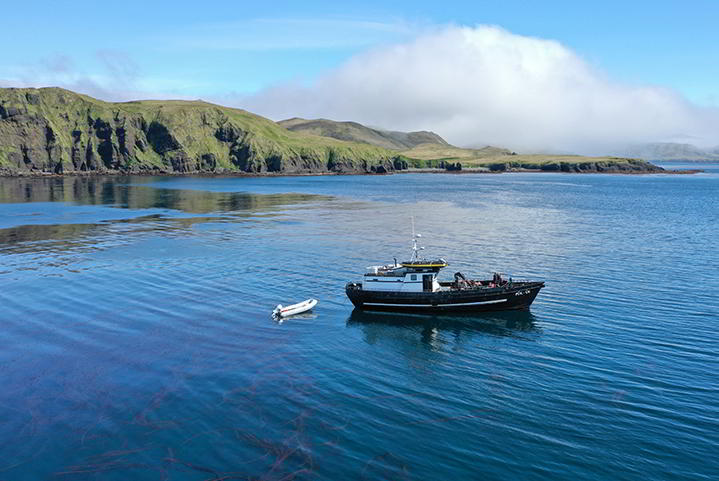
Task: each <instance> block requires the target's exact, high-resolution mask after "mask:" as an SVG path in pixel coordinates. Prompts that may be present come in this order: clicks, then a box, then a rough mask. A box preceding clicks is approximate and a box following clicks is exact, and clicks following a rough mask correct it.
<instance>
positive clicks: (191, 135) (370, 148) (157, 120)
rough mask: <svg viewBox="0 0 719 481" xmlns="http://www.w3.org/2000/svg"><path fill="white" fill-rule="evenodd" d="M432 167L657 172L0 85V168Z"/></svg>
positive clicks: (189, 106)
mask: <svg viewBox="0 0 719 481" xmlns="http://www.w3.org/2000/svg"><path fill="white" fill-rule="evenodd" d="M400 171H404V172H406V171H422V172H426V171H431V172H445V171H446V172H460V171H465V172H466V171H472V172H506V171H536V172H574V173H635V174H636V173H663V172H667V171H665V170H664V169H663V168H661V167H659V166H656V165H654V164H652V163H650V162H647V161H644V160H640V159H633V158H624V157H584V156H575V155H545V154H516V153H515V152H512V151H510V150H507V149H503V148H498V147H489V146H488V147H484V148H482V149H461V148H458V147H454V146H452V145H450V144H449V143H447V142H446V141H445V140H444V139H442V137H440V136H439V135H437V134H435V133H433V132H396V131H384V130H379V129H372V128H369V127H366V126H364V125H361V124H358V123H356V122H335V121H331V120H325V119H319V120H305V119H298V118H294V119H288V120H285V121H281V122H273V121H271V120H269V119H266V118H264V117H261V116H258V115H255V114H253V113H250V112H247V111H245V110H241V109H235V108H229V107H222V106H219V105H214V104H210V103H207V102H203V101H180V100H166V101H155V100H146V101H133V102H121V103H112V102H104V101H101V100H97V99H94V98H92V97H88V96H86V95H82V94H78V93H75V92H71V91H68V90H64V89H61V88H54V87H53V88H41V89H33V88H2V89H0V175H4V176H20V175H68V174H78V175H81V174H219V175H233V174H237V175H278V174H279V175H299V174H362V173H391V172H400Z"/></svg>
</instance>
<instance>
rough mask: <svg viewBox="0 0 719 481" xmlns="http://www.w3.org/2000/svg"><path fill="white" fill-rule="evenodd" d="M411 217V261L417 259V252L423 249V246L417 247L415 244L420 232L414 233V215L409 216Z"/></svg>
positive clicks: (420, 235)
mask: <svg viewBox="0 0 719 481" xmlns="http://www.w3.org/2000/svg"><path fill="white" fill-rule="evenodd" d="M411 219H412V261H413V262H414V261H416V260H418V259H419V255H418V252H419V251H422V250H424V247H419V246H418V245H417V239H420V238H421V237H422V234H416V233H415V232H414V216H412V217H411Z"/></svg>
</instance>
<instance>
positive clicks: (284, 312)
mask: <svg viewBox="0 0 719 481" xmlns="http://www.w3.org/2000/svg"><path fill="white" fill-rule="evenodd" d="M317 302H318V301H317V299H307V300H306V301H302V302H298V303H297V304H292V305H291V306H282V304H277V307H275V309H274V310H273V311H272V317H274V318H276V319H282V318H285V317H289V316H294V315H295V314H302V313H303V312H307V311H311V310H312V308H313V307H315V306H316V305H317Z"/></svg>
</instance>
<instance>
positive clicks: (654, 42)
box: [0, 0, 719, 148]
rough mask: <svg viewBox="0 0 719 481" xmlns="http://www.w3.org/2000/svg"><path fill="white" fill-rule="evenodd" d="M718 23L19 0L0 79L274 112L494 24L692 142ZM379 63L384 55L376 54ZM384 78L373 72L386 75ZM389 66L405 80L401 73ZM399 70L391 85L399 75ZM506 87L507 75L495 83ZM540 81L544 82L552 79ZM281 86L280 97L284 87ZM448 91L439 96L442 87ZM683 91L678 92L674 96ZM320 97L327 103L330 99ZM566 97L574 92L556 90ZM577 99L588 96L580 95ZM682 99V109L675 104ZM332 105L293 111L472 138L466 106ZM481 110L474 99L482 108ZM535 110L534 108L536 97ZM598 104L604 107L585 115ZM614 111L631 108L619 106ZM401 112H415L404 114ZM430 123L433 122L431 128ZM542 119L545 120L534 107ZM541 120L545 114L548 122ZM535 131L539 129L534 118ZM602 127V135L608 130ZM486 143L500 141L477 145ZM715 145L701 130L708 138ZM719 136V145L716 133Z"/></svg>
mask: <svg viewBox="0 0 719 481" xmlns="http://www.w3.org/2000/svg"><path fill="white" fill-rule="evenodd" d="M717 19H719V2H716V1H686V2H668V1H635V2H626V1H624V2H619V1H604V2H593V3H587V2H576V1H556V2H531V1H517V0H513V1H504V2H482V1H467V2H462V1H459V2H451V1H443V2H437V1H436V0H435V1H421V0H415V1H405V0H398V1H395V2H391V3H390V2H377V1H364V2H336V1H333V2H328V1H306V2H284V1H272V2H256V1H253V2H236V1H235V2H233V1H215V2H204V3H201V2H167V1H159V2H156V1H142V2H140V1H135V0H128V1H124V2H117V3H98V2H90V1H86V0H79V1H74V2H71V3H68V4H67V5H64V6H61V7H58V6H57V2H49V1H33V0H28V1H24V2H11V3H9V4H8V5H6V6H5V8H4V9H3V20H2V28H1V29H0V32H1V33H0V39H1V40H2V41H1V42H0V86H44V85H60V86H64V87H67V88H71V89H74V90H79V91H83V92H85V93H88V94H90V95H94V96H97V97H100V98H104V99H106V100H127V99H130V98H138V97H144V98H147V97H156V98H172V97H178V98H180V97H181V98H203V99H208V100H212V101H216V102H219V103H224V104H229V105H236V106H242V107H248V108H249V107H252V108H253V109H254V110H255V111H258V112H259V113H261V114H263V115H267V116H270V117H272V118H274V117H282V116H284V115H287V114H288V113H289V112H286V111H284V110H278V109H277V104H278V102H279V101H280V99H281V100H282V101H284V102H290V103H293V102H295V99H296V98H299V100H300V101H301V100H303V99H304V98H306V97H308V96H307V95H306V92H304V91H302V92H300V91H299V90H298V87H297V86H298V85H305V86H310V88H311V89H313V90H312V92H311V93H312V95H310V96H309V97H310V98H318V99H319V98H320V97H321V92H320V90H322V89H326V88H327V85H329V84H328V82H330V80H329V79H336V78H339V77H342V76H343V75H344V76H346V72H347V69H348V67H346V65H347V64H348V63H349V64H352V63H358V62H359V63H362V62H364V64H365V65H366V68H368V69H377V65H376V64H375V63H372V62H371V61H370V60H369V59H368V57H372V55H373V52H380V53H381V52H390V51H392V49H393V48H394V47H393V46H396V45H409V46H410V47H409V50H411V51H412V52H415V53H414V54H412V55H415V56H417V55H420V56H421V55H422V53H421V50H419V48H420V47H419V46H418V45H425V47H426V45H427V43H426V42H425V43H422V39H434V40H433V41H436V42H439V43H440V44H441V42H445V43H444V44H443V45H444V46H443V48H444V50H443V53H436V55H439V57H438V58H439V59H440V60H442V56H443V55H450V56H451V55H453V52H452V45H450V44H448V43H447V42H451V41H453V40H451V39H452V38H456V37H452V35H451V32H452V31H453V30H452V29H457V28H460V27H470V28H475V27H477V26H497V27H499V28H500V29H501V30H502V31H503V32H505V33H506V35H504V36H502V41H503V42H508V43H510V44H514V43H516V42H520V43H521V41H522V39H537V40H538V42H537V43H536V45H534V46H532V45H525V46H524V47H521V48H520V47H517V48H519V50H517V51H516V52H514V53H512V54H511V55H521V56H524V57H527V56H529V57H531V55H533V54H532V52H534V51H535V50H536V49H537V48H539V49H540V50H541V49H547V48H549V49H550V50H551V45H548V44H546V43H542V42H544V41H547V40H552V41H556V42H557V43H558V44H559V45H561V47H562V48H563V49H564V50H562V52H559V53H558V55H559V57H567V56H570V57H572V58H571V59H570V62H569V63H570V64H571V65H569V66H568V65H567V64H566V62H563V61H562V60H557V59H555V60H553V61H552V62H554V63H552V62H550V63H549V64H547V65H555V64H556V65H558V66H559V67H560V68H566V72H565V73H564V74H562V75H561V78H562V80H561V81H562V82H565V80H566V77H567V76H577V75H579V76H580V77H581V76H587V75H588V74H586V72H585V70H587V69H591V70H592V73H591V75H590V76H591V77H592V79H591V81H583V85H584V87H582V88H584V89H585V90H584V94H582V95H583V96H584V97H582V98H585V102H584V103H587V102H589V101H588V100H586V99H587V97H588V96H589V95H590V93H589V92H588V91H587V88H589V87H588V85H590V84H591V85H594V84H596V83H601V84H602V85H603V88H604V87H606V88H605V90H607V92H609V91H610V90H617V89H619V90H621V89H623V92H624V93H622V95H619V96H612V95H610V94H607V95H608V96H609V97H608V98H609V99H610V100H609V101H608V102H605V104H612V102H614V103H623V104H628V103H632V96H633V95H636V96H639V97H642V98H643V99H644V104H645V105H647V106H651V105H654V104H657V101H656V99H653V97H652V96H656V95H660V94H661V95H663V96H664V99H663V100H662V102H664V103H663V105H665V106H666V105H669V104H672V105H673V106H672V107H666V108H663V109H660V110H658V111H657V112H655V113H653V114H652V115H650V116H648V117H647V119H646V120H653V119H657V118H658V117H667V116H672V117H677V118H681V119H684V120H682V122H683V123H681V124H677V125H674V124H672V125H665V126H664V127H662V129H660V130H659V131H656V132H653V133H652V132H645V133H643V134H646V135H643V138H644V137H646V138H647V139H657V140H662V139H663V140H670V139H672V140H676V139H682V138H687V139H692V138H699V137H701V136H702V135H703V134H699V133H697V132H696V131H695V130H693V127H692V125H696V124H699V123H701V122H700V121H699V120H700V119H701V120H702V121H705V120H706V118H711V119H714V117H715V116H719V114H717V115H715V114H716V112H714V110H715V109H717V108H719V82H717V79H718V78H719V28H717V24H716V22H717ZM437 32H440V33H439V34H437ZM442 32H444V33H446V34H443V33H442ZM486 33H487V32H486V31H485V32H484V34H482V33H478V32H471V35H470V36H472V35H474V37H473V40H468V42H469V43H473V45H474V44H476V45H475V46H476V49H475V51H473V52H474V53H473V52H471V51H465V52H464V53H463V54H462V55H464V56H465V57H464V58H470V60H469V61H470V62H471V61H472V60H471V57H472V55H474V54H475V53H476V54H477V55H480V56H481V55H484V53H486V52H485V50H486V49H487V48H490V47H487V45H485V44H484V43H482V42H485V41H487V36H486V35H485V34H486ZM435 34H437V35H436V36H435V37H433V35H435ZM475 34H476V35H475ZM465 37H466V36H465ZM480 37H481V38H480ZM478 42H479V43H478ZM479 44H481V45H479ZM490 44H491V45H495V46H496V44H493V43H492V42H490ZM412 45H414V47H411V46H412ZM477 45H478V46H477ZM491 48H493V47H491ZM430 49H431V48H430ZM477 49H479V50H477ZM481 49H485V50H482V51H480V50H481ZM533 49H534V50H533ZM517 52H519V53H517ZM395 53H396V52H395ZM555 53H556V52H555ZM458 55H459V54H458ZM540 56H541V55H540ZM380 57H381V55H380ZM487 58H491V59H495V60H496V59H497V58H498V57H497V56H496V55H494V56H491V55H490V56H489V57H487ZM487 58H485V59H484V61H485V68H488V69H489V70H490V71H492V70H493V69H492V66H491V65H489V66H488V67H487V64H486V62H487V61H489V60H487ZM357 59H359V60H357ZM375 60H377V59H375ZM457 60H458V61H459V57H458V59H457ZM379 61H386V60H382V58H380V60H379ZM398 61H399V62H404V63H403V65H405V67H408V68H409V69H410V70H411V69H412V68H413V67H414V65H415V64H414V63H412V61H411V59H408V58H406V56H405V57H402V58H399V59H398ZM530 61H531V59H530ZM500 62H501V59H500ZM557 62H558V63H557ZM530 63H531V62H530ZM526 64H527V60H526V58H525V60H524V64H523V65H524V66H525V67H526ZM578 64H581V65H579V66H577V65H578ZM456 65H457V66H458V67H459V68H458V69H456V70H457V75H461V74H462V72H461V70H462V67H463V65H462V64H461V63H457V64H456ZM447 68H449V69H450V71H448V73H447V75H445V77H447V78H449V75H450V73H451V67H450V66H448V67H447ZM531 68H534V67H531ZM531 68H530V70H531ZM548 68H552V67H548ZM498 70H501V66H500V68H499V69H498ZM422 72H424V71H422ZM577 72H579V73H577ZM429 73H430V74H431V73H432V72H429ZM381 74H382V72H380V71H377V75H381ZM392 75H395V76H397V75H401V72H394V73H393V74H392ZM465 75H468V73H465ZM391 78H393V77H391V76H390V77H388V78H387V79H386V80H385V81H386V82H390V81H391ZM500 80H502V82H503V81H504V80H506V79H500ZM535 80H536V79H535ZM414 81H415V83H416V85H417V86H418V91H422V93H423V94H424V95H427V94H428V92H429V95H432V92H437V91H438V90H437V82H438V80H437V79H434V80H433V82H434V84H432V85H434V87H435V90H434V91H431V90H430V91H428V90H427V89H425V88H424V87H423V86H422V85H421V84H422V82H423V79H422V78H416V79H414ZM448 82H449V83H448V84H445V85H444V86H443V87H444V88H445V89H452V88H453V86H452V85H451V84H452V83H453V81H452V79H449V80H448ZM502 82H500V81H499V80H497V81H495V82H493V83H492V84H491V85H494V86H496V85H497V84H498V83H502ZM540 84H541V85H548V82H544V83H541V82H540ZM323 86H324V87H323ZM540 87H541V86H539V84H537V83H536V82H535V83H532V82H530V83H528V84H527V85H524V84H522V85H517V88H518V89H520V90H522V91H526V90H528V89H529V90H531V89H535V90H536V89H539V88H540ZM635 87H636V88H635ZM352 88H354V87H352V86H346V87H345V90H344V91H341V90H340V92H339V93H336V95H335V98H339V96H340V94H343V95H345V96H347V95H352V90H351V89H352ZM488 88H490V87H488V86H487V85H483V86H481V89H484V90H477V89H480V87H477V88H469V89H468V90H467V91H466V92H465V94H464V95H465V96H469V97H473V98H474V97H477V95H478V94H479V96H481V94H483V93H486V89H488ZM577 88H578V89H579V87H577ZM652 88H660V89H666V91H665V92H663V93H661V92H659V91H658V90H656V91H651V92H649V93H647V89H652ZM288 89H289V90H291V89H295V90H294V92H295V93H294V95H295V97H292V96H291V95H289V94H288V93H287V91H288ZM348 89H349V90H348ZM632 89H634V90H632ZM277 91H279V92H280V93H281V94H282V95H275V94H276V93H277ZM439 91H440V93H441V89H440V90H439ZM658 92H659V93H658ZM495 93H496V92H495ZM537 93H538V95H539V96H543V95H544V93H543V92H539V91H538V92H537ZM499 94H501V92H499ZM273 95H274V97H272V96H273ZM313 95H314V97H313ZM390 95H392V94H390ZM418 95H419V94H418ZM676 96H678V97H680V98H681V99H680V101H677V100H676V99H675V98H674V97H676ZM270 97H272V98H270ZM574 97H575V98H576V97H581V95H579V94H575V95H574ZM649 97H652V99H650V98H649ZM417 98H418V99H419V100H420V101H421V100H422V98H421V97H417ZM619 99H621V101H620V100H619ZM320 100H323V101H324V105H326V106H327V105H330V103H329V101H328V100H326V99H320ZM557 101H558V102H560V103H561V102H564V101H565V100H563V99H562V98H559V97H558V98H557ZM573 102H575V104H577V105H578V104H579V103H582V102H581V101H577V100H576V99H575V100H573ZM682 102H686V105H684V104H682V106H679V107H677V105H678V103H682ZM317 103H318V104H319V103H322V102H319V101H318V102H317ZM336 103H337V102H336V101H335V102H334V103H333V104H332V105H330V106H329V107H327V108H325V109H324V110H322V109H317V108H309V107H307V108H305V109H304V110H302V109H299V110H298V112H297V113H298V115H321V116H345V117H348V116H349V117H352V118H353V119H355V118H356V119H359V120H362V121H365V122H370V123H374V124H386V123H392V125H386V127H388V128H398V127H402V128H422V127H428V128H429V127H433V126H436V125H443V126H444V128H445V129H446V130H447V131H448V132H449V134H447V133H445V135H449V136H450V137H452V136H453V132H454V133H456V135H454V137H455V138H456V139H459V140H460V141H461V142H463V143H471V142H469V140H468V135H469V134H467V133H466V132H469V130H471V128H470V126H468V125H464V127H463V128H464V131H463V132H465V133H464V134H460V131H461V129H459V128H458V127H457V123H458V122H457V121H456V118H457V117H458V115H459V114H457V113H454V114H451V115H447V116H445V117H444V118H442V119H440V120H441V121H436V115H435V113H436V112H435V113H432V115H428V116H426V117H425V118H420V117H421V116H420V117H417V113H416V112H411V115H412V116H413V117H412V118H413V119H416V121H415V120H413V121H410V120H408V119H406V118H404V117H401V116H400V115H390V116H372V115H366V114H365V115H364V116H363V113H362V112H361V109H359V110H358V109H356V108H354V109H353V108H349V107H347V108H344V109H336V108H334V106H335V104H336ZM644 104H641V102H640V105H644ZM482 106H483V104H477V107H478V108H479V109H481V108H482ZM545 107H546V105H545ZM588 108H589V107H588ZM695 108H699V109H700V110H698V111H696V110H695ZM536 109H537V111H538V110H539V106H536ZM702 109H704V110H702ZM707 109H708V110H707ZM596 111H597V107H596V105H595V106H594V107H591V108H590V112H589V113H590V114H591V113H594V112H596ZM615 114H616V115H618V116H619V115H623V113H622V112H619V111H617V112H616V113H615ZM405 115H409V114H408V113H406V112H405ZM579 115H580V113H577V112H572V113H571V115H569V114H566V113H561V112H560V113H558V114H557V115H555V117H557V118H559V117H561V118H562V119H563V121H564V124H557V130H559V129H561V128H564V126H566V124H567V123H570V122H571V120H570V117H572V118H575V119H576V118H577V117H578V116H579ZM690 118H691V119H690ZM717 118H719V117H717ZM432 119H435V124H432V123H431V120H432ZM686 119H690V120H691V121H689V120H686ZM535 121H537V122H538V120H536V115H535ZM636 121H637V122H639V121H640V120H639V119H636ZM642 121H643V120H642ZM712 121H713V120H712ZM542 122H545V123H546V119H542ZM510 123H511V122H510ZM465 124H466V122H465ZM665 124H666V122H665ZM527 126H528V127H527V128H531V125H530V124H529V123H528V124H527ZM598 127H599V129H598V130H602V127H603V125H601V126H598ZM435 130H436V128H435ZM625 130H626V129H625ZM606 135H612V134H611V133H607V134H606ZM480 137H482V136H481V135H480ZM485 140H486V141H492V140H493V138H487V139H483V138H482V139H478V140H477V142H480V141H485ZM499 140H502V139H501V136H500V139H499ZM714 140H715V139H711V140H709V139H704V141H705V143H707V142H708V143H711V142H713V141H714ZM716 140H717V143H719V139H716ZM557 142H558V143H557ZM557 142H555V144H552V145H550V144H548V145H547V148H570V147H571V146H569V145H568V144H566V142H565V144H566V145H565V144H562V142H560V141H557Z"/></svg>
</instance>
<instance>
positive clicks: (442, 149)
mask: <svg viewBox="0 0 719 481" xmlns="http://www.w3.org/2000/svg"><path fill="white" fill-rule="evenodd" d="M401 154H402V155H403V156H405V157H407V158H408V159H410V162H409V163H410V165H411V166H413V167H417V168H432V167H437V165H438V164H439V162H441V161H444V162H459V163H461V164H462V167H463V168H487V169H489V170H496V171H502V170H510V169H529V170H547V171H582V170H594V169H597V170H600V171H601V170H613V169H614V170H627V171H635V170H636V171H640V170H647V171H652V170H655V169H656V170H660V169H659V168H658V167H656V166H654V165H652V164H650V163H649V162H646V161H643V160H639V159H629V158H623V157H607V156H604V157H586V156H581V155H552V154H516V153H514V152H511V151H510V150H507V149H502V148H499V147H492V146H487V147H484V148H481V149H461V148H459V147H453V146H438V145H432V144H422V145H418V146H417V147H415V148H413V149H410V150H405V151H402V152H401Z"/></svg>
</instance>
